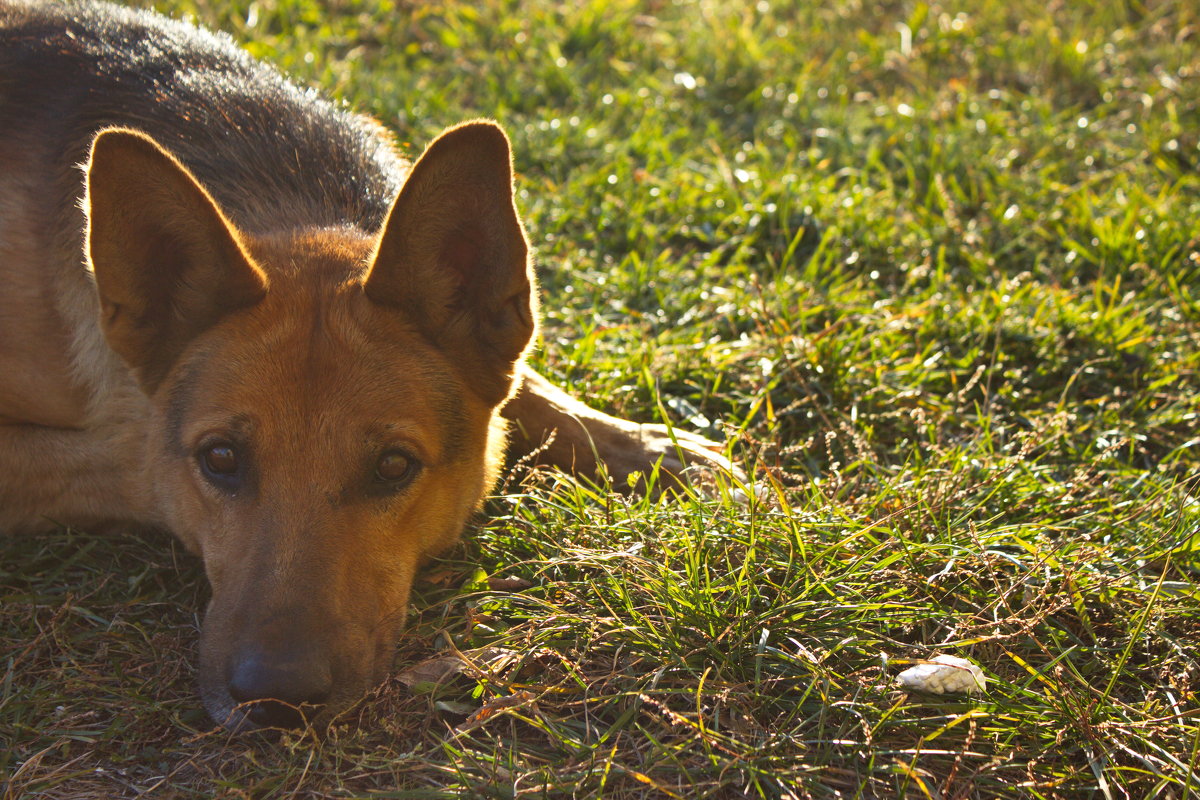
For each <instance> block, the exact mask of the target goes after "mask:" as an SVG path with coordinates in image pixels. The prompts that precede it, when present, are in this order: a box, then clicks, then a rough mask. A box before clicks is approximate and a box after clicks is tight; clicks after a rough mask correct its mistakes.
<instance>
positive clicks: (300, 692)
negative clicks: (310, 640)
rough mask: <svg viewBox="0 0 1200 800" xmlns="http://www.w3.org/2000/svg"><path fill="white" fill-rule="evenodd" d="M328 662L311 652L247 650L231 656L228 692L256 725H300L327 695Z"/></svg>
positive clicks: (331, 684) (331, 683) (276, 726)
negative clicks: (269, 652)
mask: <svg viewBox="0 0 1200 800" xmlns="http://www.w3.org/2000/svg"><path fill="white" fill-rule="evenodd" d="M332 686H333V681H332V677H331V675H330V671H329V665H328V664H327V663H326V662H324V661H323V660H321V659H318V658H316V657H315V656H313V655H310V654H304V656H301V657H297V654H290V655H289V654H267V653H264V652H262V651H261V650H258V649H251V650H247V651H245V652H243V653H240V654H238V655H237V656H235V657H234V659H233V660H232V663H231V666H230V670H229V694H230V696H232V697H233V699H234V700H235V701H237V702H238V703H239V704H243V705H242V706H241V707H242V710H243V711H244V712H245V713H246V716H247V717H249V719H250V721H251V722H253V723H254V724H255V725H258V726H261V727H264V728H299V727H303V725H304V723H305V718H306V717H307V718H310V719H311V718H312V717H313V716H314V715H315V714H316V713H317V712H318V711H319V710H320V708H321V706H323V705H324V704H325V702H326V701H327V700H328V699H329V692H330V689H331V688H332Z"/></svg>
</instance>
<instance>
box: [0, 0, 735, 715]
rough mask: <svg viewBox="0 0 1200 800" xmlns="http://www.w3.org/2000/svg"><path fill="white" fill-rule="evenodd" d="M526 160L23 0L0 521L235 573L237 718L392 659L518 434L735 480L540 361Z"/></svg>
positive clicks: (209, 629)
mask: <svg viewBox="0 0 1200 800" xmlns="http://www.w3.org/2000/svg"><path fill="white" fill-rule="evenodd" d="M79 165H83V166H84V167H85V169H84V170H83V171H81V170H80V169H79ZM512 180H513V176H512V166H511V156H510V151H509V143H508V140H507V138H506V137H505V134H504V132H503V131H502V130H501V128H500V127H499V126H497V125H496V124H494V123H492V122H488V121H474V122H468V123H465V124H463V125H459V126H457V127H454V128H451V129H450V130H448V131H446V132H445V133H443V134H442V135H441V136H439V137H438V138H437V140H436V141H434V142H433V143H432V144H431V145H429V147H428V149H426V150H425V152H424V153H423V154H422V155H421V157H420V158H419V159H418V160H417V161H416V163H414V164H412V165H409V164H408V163H407V162H405V161H404V160H403V159H402V158H401V157H400V156H399V155H398V154H397V151H396V149H395V147H394V145H393V142H392V139H391V138H390V137H389V135H388V134H387V133H386V132H385V131H384V130H383V129H382V127H381V126H379V125H378V124H377V123H375V122H373V121H372V120H370V119H367V118H365V117H362V116H357V115H354V114H351V113H348V112H346V111H343V110H341V109H339V108H337V107H335V106H334V105H332V104H330V103H329V102H327V101H325V100H323V99H321V98H319V97H317V96H315V95H314V94H313V93H311V92H308V91H304V90H301V89H299V88H297V87H296V86H294V85H293V84H291V83H289V82H288V81H287V80H286V79H284V78H283V77H282V76H281V75H280V74H279V73H278V72H277V71H275V70H274V69H273V68H271V67H269V66H266V65H263V64H261V63H258V62H256V61H254V60H253V59H251V58H250V57H249V56H248V55H247V54H246V53H244V52H242V51H240V50H239V49H238V48H236V47H235V46H234V44H233V42H232V40H231V39H229V38H228V37H226V36H223V35H219V34H212V33H208V32H205V31H203V30H198V29H196V28H195V27H192V26H190V25H187V24H184V23H180V22H175V21H171V20H168V19H165V18H163V17H160V16H157V15H154V14H152V13H148V12H141V11H132V10H128V9H124V8H121V7H117V6H112V5H106V4H103V3H98V2H80V3H60V2H53V3H51V2H25V0H0V285H3V286H4V290H3V292H0V473H2V474H3V475H4V476H5V477H4V481H3V483H2V484H0V530H2V531H4V532H6V533H24V532H30V531H33V530H35V529H37V528H39V527H43V528H44V527H46V526H48V525H50V524H52V523H50V522H48V521H49V520H53V521H54V523H61V524H70V525H74V526H82V527H87V526H95V525H98V524H100V523H108V522H113V521H131V522H136V523H141V524H149V525H154V526H161V527H164V528H166V529H169V530H171V531H173V532H174V534H175V535H176V536H178V537H179V538H180V539H181V540H182V541H183V543H184V544H185V545H186V546H187V547H188V548H189V549H191V550H193V551H195V552H196V553H198V554H199V555H200V557H201V558H202V559H203V562H204V569H205V572H206V574H207V576H208V579H209V581H210V583H211V585H212V601H211V603H210V604H209V606H208V609H207V611H206V614H205V618H204V625H203V631H202V634H201V645H200V664H199V683H200V691H201V694H202V696H203V700H204V704H205V707H206V708H207V709H208V711H209V712H210V713H211V714H212V716H213V718H214V719H216V720H217V721H218V722H221V723H223V724H225V725H227V726H228V727H230V728H234V729H245V728H253V727H258V726H276V727H292V726H298V725H303V724H312V725H316V726H323V725H325V724H327V723H328V722H329V721H330V720H331V719H332V718H333V717H334V716H335V715H337V714H338V713H339V712H340V711H343V710H345V709H346V708H347V707H349V706H350V705H351V704H353V703H354V702H355V701H356V700H357V699H358V698H359V697H360V696H361V695H362V694H363V692H364V691H365V690H367V689H369V688H370V687H371V686H372V685H374V684H375V683H376V682H378V681H379V680H381V679H382V677H383V676H384V675H385V673H386V671H387V669H388V667H389V666H390V662H391V660H392V654H393V652H394V648H395V644H396V642H397V639H398V636H399V632H400V630H401V626H402V625H403V623H404V616H405V609H406V605H407V602H408V596H409V588H410V585H411V583H412V579H413V575H414V573H415V572H416V570H417V569H418V567H419V565H420V564H421V563H422V562H423V561H424V560H425V559H427V558H428V557H429V556H431V555H433V554H436V553H437V552H439V551H440V550H442V549H444V548H445V547H447V546H448V545H450V544H451V543H452V542H454V541H455V539H456V538H457V537H458V536H459V533H460V531H461V530H462V529H463V526H464V524H465V522H466V521H467V519H468V518H469V517H470V516H471V514H472V513H474V512H475V511H476V510H477V509H478V508H479V507H480V503H481V498H483V497H484V495H485V494H486V493H487V492H488V491H489V489H490V488H491V487H492V486H493V484H494V482H495V480H496V477H497V474H498V471H499V469H500V466H501V464H502V461H503V458H504V454H505V450H506V448H508V450H509V451H510V455H511V454H515V455H516V456H520V455H521V454H524V453H531V452H534V451H539V452H537V456H536V457H537V458H538V459H539V460H540V462H542V463H544V464H548V465H552V466H556V467H559V468H562V469H565V470H571V471H574V472H576V473H580V474H583V475H595V474H596V473H597V470H598V469H600V466H601V465H600V463H598V461H597V459H599V461H600V462H602V464H603V469H604V470H605V471H606V472H607V474H608V475H610V476H612V478H613V481H614V484H615V485H617V486H623V485H626V481H627V479H628V477H629V476H630V475H634V476H636V475H637V474H639V473H641V472H645V471H648V470H650V469H652V468H653V466H654V465H656V464H659V463H660V462H661V469H662V471H663V473H664V474H665V475H666V476H667V477H668V478H669V477H670V476H672V475H675V476H677V475H679V474H680V472H681V470H682V469H683V467H684V461H687V460H691V461H694V462H696V463H698V464H700V465H704V466H705V467H707V468H710V469H714V470H717V471H724V472H726V473H731V472H732V473H734V474H738V473H737V472H736V468H735V467H734V466H733V465H732V464H730V463H729V462H728V461H727V460H726V459H725V458H724V457H722V456H721V455H720V448H719V447H718V446H717V445H715V444H714V443H712V442H709V441H707V440H705V439H703V438H700V437H698V436H694V435H690V434H687V433H684V432H679V431H676V432H674V435H673V436H672V435H671V434H669V433H668V431H667V430H666V429H665V428H663V427H661V426H655V425H638V424H636V423H632V422H627V421H623V420H619V419H615V418H613V417H610V416H608V415H605V414H602V413H600V412H598V411H595V410H593V409H590V408H588V407H587V406H585V405H584V404H582V403H580V402H579V401H577V400H575V399H573V398H571V397H569V396H568V395H566V394H565V393H563V392H561V391H559V390H558V389H556V388H555V387H553V386H552V385H551V384H549V383H548V382H547V381H546V380H545V379H544V378H542V377H540V376H539V375H537V374H536V373H535V372H533V371H531V370H530V369H529V368H528V367H527V366H526V365H525V364H524V356H525V352H526V348H527V347H528V346H529V342H530V340H531V339H532V338H533V336H534V333H535V331H536V328H537V316H538V299H537V293H536V289H535V285H534V279H533V273H532V271H531V269H530V260H529V253H528V245H527V241H526V237H525V233H524V230H523V228H522V225H521V221H520V218H519V217H518V215H517V210H516V208H515V206H514V202H513V191H512ZM547 442H549V443H548V444H547Z"/></svg>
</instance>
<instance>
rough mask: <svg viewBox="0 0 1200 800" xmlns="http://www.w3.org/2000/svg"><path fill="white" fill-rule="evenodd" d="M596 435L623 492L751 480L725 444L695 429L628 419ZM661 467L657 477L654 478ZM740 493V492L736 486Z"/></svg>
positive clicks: (605, 464) (614, 482)
mask: <svg viewBox="0 0 1200 800" xmlns="http://www.w3.org/2000/svg"><path fill="white" fill-rule="evenodd" d="M607 433H608V435H605V436H601V437H597V439H596V446H597V450H598V455H599V456H600V461H601V463H602V464H603V469H604V471H605V472H606V473H607V474H608V476H609V478H610V479H611V480H612V485H613V488H615V489H618V490H620V491H634V492H639V493H640V492H644V491H646V489H647V486H648V485H649V486H650V490H651V491H652V492H655V493H657V492H660V491H662V490H664V489H677V488H679V487H680V486H681V485H684V484H688V485H692V486H696V487H699V488H706V487H712V486H714V485H715V483H716V481H718V480H724V481H725V483H727V484H728V483H730V482H732V483H734V484H741V485H748V484H749V477H748V476H747V475H746V473H745V471H744V470H743V469H742V468H741V467H739V466H738V465H737V464H735V463H734V462H732V461H730V460H729V459H728V458H727V457H726V456H725V454H724V452H723V450H724V448H723V447H722V446H721V445H720V444H718V443H717V442H714V441H712V440H710V439H706V438H704V437H703V436H699V435H697V434H695V433H689V432H688V431H684V430H680V429H678V428H671V429H668V428H667V427H666V426H665V425H649V424H647V425H639V424H636V423H626V424H625V425H621V426H619V427H618V428H617V429H615V430H611V431H609V432H607ZM656 467H657V476H656V478H657V480H656V481H654V482H653V483H652V484H650V483H648V481H650V480H651V478H650V476H651V475H653V474H654V472H655V468H656ZM735 491H741V490H737V489H735Z"/></svg>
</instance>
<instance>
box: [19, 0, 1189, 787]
mask: <svg viewBox="0 0 1200 800" xmlns="http://www.w3.org/2000/svg"><path fill="white" fill-rule="evenodd" d="M163 8H165V9H166V10H168V11H171V12H172V13H192V14H195V15H196V16H197V17H198V18H199V19H200V20H202V21H203V22H205V23H206V24H210V25H213V26H217V27H220V28H223V29H225V30H229V31H230V32H232V33H233V34H234V35H235V36H236V37H237V38H238V39H239V40H241V41H245V42H247V43H248V44H249V46H250V47H251V49H252V50H253V52H254V53H255V54H257V55H259V56H261V57H264V58H267V59H269V60H272V61H274V62H275V63H277V64H279V65H280V66H281V67H282V68H284V69H285V70H287V71H288V72H290V73H292V74H294V75H296V76H297V77H298V79H299V80H301V81H304V82H309V83H313V84H316V85H319V86H321V87H322V88H323V89H324V90H325V91H327V92H330V93H333V94H335V95H337V96H338V97H339V98H342V99H344V100H345V101H347V102H348V103H350V104H352V105H354V106H355V107H358V108H362V109H364V110H367V111H369V112H370V113H373V114H375V115H376V116H378V117H379V118H380V119H382V120H383V121H384V122H385V123H386V124H387V125H388V126H389V127H391V128H392V129H393V130H395V131H396V133H397V136H398V138H399V140H400V141H402V142H404V143H406V145H407V147H408V149H409V150H410V151H411V152H413V153H414V154H415V153H417V152H419V150H420V148H421V146H423V144H424V143H425V142H428V141H429V140H430V139H431V138H432V137H433V136H434V135H436V133H437V132H438V131H439V130H440V129H441V128H443V127H444V126H447V125H450V124H453V123H455V122H457V121H460V120H462V119H465V118H470V117H474V116H480V115H482V116H490V117H495V118H497V119H499V120H500V121H501V122H502V123H503V124H504V125H505V126H506V127H507V128H508V130H509V132H510V134H511V135H512V137H513V142H514V147H515V151H516V153H515V155H516V163H517V168H518V171H519V177H518V185H519V191H520V198H519V200H520V204H521V207H522V210H523V213H524V214H525V217H526V219H527V223H528V227H529V230H530V232H531V236H532V237H533V239H534V240H535V242H536V245H537V249H538V263H539V277H540V280H541V283H542V286H543V287H544V290H545V301H544V304H543V307H544V309H545V326H544V334H543V342H542V343H541V344H542V346H541V347H540V349H539V350H538V352H537V353H536V355H535V356H534V360H535V362H536V364H537V366H538V367H539V368H542V369H543V370H545V371H546V372H547V373H548V374H550V375H551V376H553V377H554V378H556V379H557V380H558V381H560V382H561V383H563V384H564V385H567V386H569V387H570V388H571V389H572V390H573V391H575V392H577V393H579V394H581V395H583V396H585V397H586V398H588V399H589V400H590V401H591V402H593V403H595V404H597V405H599V406H602V407H604V408H606V409H608V410H611V411H613V412H614V413H620V414H623V415H627V416H631V417H636V418H639V419H646V420H651V419H657V418H661V417H663V416H664V415H665V416H666V418H667V419H669V420H670V421H671V422H673V423H674V424H677V425H680V426H681V427H684V428H689V429H694V430H704V431H707V432H708V433H709V435H714V434H717V435H723V436H727V437H729V438H730V440H731V443H732V444H731V446H732V447H733V450H734V452H735V453H736V454H738V456H739V457H740V458H742V459H743V460H745V461H746V462H748V463H751V464H754V465H755V466H756V467H757V468H758V475H759V477H760V478H761V479H762V480H763V481H764V482H765V483H766V484H767V485H768V486H769V491H768V492H767V494H766V495H765V496H764V499H763V501H762V502H752V503H750V504H749V505H739V504H737V503H735V502H732V501H730V500H729V499H728V498H721V497H717V498H715V499H713V498H704V497H696V498H683V499H680V500H678V501H676V502H654V501H649V500H627V499H621V498H618V497H615V496H611V495H608V494H607V493H605V492H603V491H600V490H596V489H594V488H593V487H587V486H581V485H578V484H576V483H574V482H572V481H570V480H568V479H563V478H558V477H555V476H546V475H542V476H532V477H523V476H520V475H513V476H511V477H510V478H509V479H508V480H507V481H506V483H505V485H504V487H503V488H502V491H501V492H500V494H499V495H498V496H497V497H496V498H495V499H494V500H493V501H492V502H491V503H490V504H489V509H488V510H489V514H488V517H487V518H486V519H485V520H481V522H480V524H479V527H478V529H477V530H475V531H473V532H472V535H471V536H470V537H469V538H468V540H467V542H466V543H465V544H464V545H463V546H461V547H460V548H458V549H457V550H455V551H454V552H453V553H452V554H451V555H450V556H449V557H448V558H447V559H445V560H444V561H443V562H441V563H439V564H437V565H435V566H434V567H433V568H432V569H431V570H430V571H429V573H428V575H427V578H426V580H425V581H424V582H423V583H422V585H421V586H419V587H418V592H417V596H416V597H415V598H414V610H413V614H412V626H411V631H410V633H409V634H408V635H407V636H406V638H405V640H404V641H403V642H402V645H401V650H400V653H399V654H398V659H397V670H398V672H400V673H401V676H402V677H403V670H405V669H407V668H408V667H410V666H411V665H412V664H414V663H419V662H422V661H425V660H427V659H430V658H434V657H436V656H439V655H445V654H447V653H448V652H454V651H461V652H463V653H465V654H466V657H467V660H468V661H469V662H470V665H469V666H468V667H467V668H466V669H465V671H464V673H463V674H462V675H460V676H458V677H455V678H453V679H452V680H450V681H448V683H447V684H446V685H445V686H443V687H442V688H441V689H439V690H437V691H426V689H427V688H428V687H424V686H422V687H418V689H416V690H414V689H412V688H410V687H409V686H408V685H406V684H405V683H404V682H403V681H402V680H400V679H394V680H392V681H390V682H389V683H388V684H386V685H385V686H384V687H383V688H382V689H381V690H380V691H379V692H378V693H377V694H376V695H375V696H373V697H371V698H369V699H368V701H367V702H366V703H364V704H363V705H362V706H361V707H360V708H359V709H357V710H356V711H355V712H354V713H353V714H352V716H351V718H350V719H349V720H348V721H347V724H346V725H345V726H342V727H339V728H337V729H335V730H334V731H333V732H332V733H331V735H330V737H329V738H328V739H326V740H324V741H321V742H316V741H314V740H312V739H311V738H307V737H303V736H295V737H291V738H285V739H284V740H283V741H277V742H268V741H256V740H247V739H231V738H230V737H229V736H228V735H227V734H225V733H223V732H218V731H214V730H212V729H211V727H210V723H209V721H208V720H207V719H206V718H205V717H204V715H203V712H202V711H201V710H200V706H199V702H198V701H197V699H196V698H195V695H194V689H193V677H192V674H191V669H192V666H193V664H194V648H195V629H196V619H197V616H198V614H199V612H200V609H201V608H202V605H203V602H204V594H205V589H204V587H203V581H202V577H201V575H200V571H199V569H198V567H197V565H196V564H195V563H194V561H193V560H191V559H190V558H188V557H186V556H184V555H182V554H181V553H180V552H179V549H178V547H176V546H174V545H172V544H171V543H170V541H169V540H168V539H166V538H165V537H161V536H156V537H149V538H147V537H144V536H135V535H132V534H131V535H128V536H108V537H94V536H86V535H83V534H78V533H71V532H63V533H62V534H60V535H58V536H50V537H45V538H40V539H37V540H20V541H11V540H9V541H5V542H4V543H3V545H2V546H3V548H4V550H3V556H2V559H3V560H2V561H0V597H2V598H3V606H2V607H0V614H2V615H3V638H2V639H0V642H2V644H0V647H2V648H3V650H2V651H0V658H2V659H3V660H2V661H0V669H3V670H4V674H3V676H2V678H0V770H3V771H4V773H7V774H8V775H9V776H11V777H10V781H9V783H8V789H7V791H8V793H9V795H11V796H13V797H22V796H42V797H71V798H82V797H124V796H130V797H132V796H138V795H139V793H140V792H143V791H145V790H147V789H151V788H153V789H154V792H156V793H158V794H160V795H162V796H185V797H210V796H214V795H215V796H228V797H274V796H296V797H323V796H338V797H340V796H346V797H349V796H354V797H360V796H363V797H395V798H441V797H446V798H450V797H472V798H474V797H497V798H500V797H503V798H511V797H518V796H520V797H526V796H530V797H564V798H565V797H579V798H583V797H594V798H600V797H603V798H641V797H646V798H649V797H655V798H665V797H684V798H693V797H731V798H732V797H773V798H774V797H779V798H791V797H797V798H798V797H810V796H811V797H834V796H841V797H880V796H906V797H980V798H984V797H989V798H990V797H1081V796H1089V797H1091V796H1094V797H1113V798H1116V797H1137V798H1156V797H1176V798H1182V797H1188V796H1193V797H1194V796H1196V793H1197V792H1198V791H1200V781H1198V780H1197V779H1196V778H1195V777H1194V776H1193V774H1192V772H1193V765H1194V764H1195V763H1196V759H1197V754H1198V753H1200V725H1198V724H1197V716H1198V714H1200V712H1198V711H1197V709H1198V708H1200V702H1198V695H1197V692H1198V691H1200V686H1198V682H1200V663H1198V658H1200V644H1198V642H1200V604H1198V601H1197V598H1198V595H1197V587H1196V575H1197V573H1196V570H1197V567H1198V566H1200V563H1198V561H1200V555H1198V553H1197V548H1198V547H1200V539H1198V535H1200V501H1197V499H1196V495H1197V487H1196V482H1197V475H1198V474H1200V417H1198V414H1200V289H1198V288H1197V287H1200V240H1198V239H1197V233H1196V231H1197V220H1200V176H1198V175H1200V174H1198V172H1197V165H1198V164H1200V149H1198V145H1200V133H1198V132H1200V81H1198V80H1197V78H1200V74H1198V73H1200V46H1198V44H1197V42H1200V38H1198V36H1200V34H1198V33H1197V31H1198V30H1200V15H1198V14H1197V13H1196V12H1195V11H1193V10H1191V7H1190V6H1189V5H1188V4H1186V3H1167V2H1163V3H1148V4H1145V5H1143V4H1140V3H1116V2H1112V3H1089V4H1082V3H1080V4H1062V3H1060V4H1047V3H1042V2H1033V1H1032V0H1015V1H1011V2H998V1H995V0H986V1H985V2H977V3H974V4H971V5H970V7H969V8H968V9H966V10H964V7H962V6H953V5H951V4H944V3H933V4H926V3H911V4H910V3H892V2H884V3H871V4H867V3H858V2H846V3H837V4H820V3H811V4H810V3H799V2H797V3H792V4H783V3H772V4H768V3H758V4H754V3H719V2H699V3H687V4H682V3H678V4H677V3H632V2H617V3H610V2H599V0H595V1H593V2H580V3H567V4H557V3H549V2H541V1H540V0H537V1H535V2H529V3H523V4H518V3H511V2H492V1H489V2H486V3H482V4H478V3H474V4H465V3H441V4H421V3H413V4H391V3H388V4H379V3H367V2H354V1H353V0H342V1H341V2H335V3H316V2H303V1H302V0H260V1H259V2H254V3H247V2H232V3H210V2H198V3H192V2H170V3H165V4H163ZM488 576H492V577H493V578H514V579H519V580H516V581H513V582H511V583H503V582H501V583H495V582H492V583H489V581H488V580H487V577H488ZM494 587H501V588H494ZM489 648H490V649H489ZM500 650H503V651H507V655H506V656H505V658H504V659H501V660H500V661H494V660H492V659H494V658H496V657H497V656H496V654H497V653H498V652H500ZM937 653H949V654H953V655H959V656H963V657H967V658H970V659H972V660H973V661H975V662H976V663H978V664H980V665H981V666H982V667H983V669H984V671H985V673H986V674H987V677H988V681H989V683H988V690H987V692H986V693H984V694H982V695H977V696H972V697H965V696H960V697H925V696H918V695H906V694H904V693H902V692H899V691H897V688H896V686H895V683H894V678H895V675H896V673H898V672H899V671H900V670H901V669H903V668H904V667H905V666H906V665H907V663H908V662H910V661H911V660H914V659H921V658H927V657H929V656H932V655H935V654H937ZM496 665H499V666H496Z"/></svg>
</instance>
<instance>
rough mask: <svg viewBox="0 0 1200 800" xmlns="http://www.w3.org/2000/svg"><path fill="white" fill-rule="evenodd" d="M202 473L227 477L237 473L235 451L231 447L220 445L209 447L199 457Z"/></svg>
mask: <svg viewBox="0 0 1200 800" xmlns="http://www.w3.org/2000/svg"><path fill="white" fill-rule="evenodd" d="M200 460H201V461H202V462H203V464H204V471H205V472H207V473H208V474H210V475H217V476H229V475H235V474H237V471H238V466H239V465H238V456H237V451H236V450H234V449H233V445H230V444H225V443H220V444H214V445H210V446H209V447H208V448H207V449H205V450H204V452H203V453H202V454H201V456H200Z"/></svg>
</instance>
